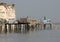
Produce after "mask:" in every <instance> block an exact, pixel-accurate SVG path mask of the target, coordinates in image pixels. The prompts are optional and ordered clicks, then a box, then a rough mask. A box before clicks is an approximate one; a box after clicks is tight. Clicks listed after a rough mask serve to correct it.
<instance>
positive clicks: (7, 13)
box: [0, 3, 16, 21]
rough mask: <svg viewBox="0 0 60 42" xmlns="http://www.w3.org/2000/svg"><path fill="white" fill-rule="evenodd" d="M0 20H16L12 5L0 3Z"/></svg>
mask: <svg viewBox="0 0 60 42" xmlns="http://www.w3.org/2000/svg"><path fill="white" fill-rule="evenodd" d="M0 19H4V20H6V21H10V20H15V19H16V15H15V9H14V4H7V3H0Z"/></svg>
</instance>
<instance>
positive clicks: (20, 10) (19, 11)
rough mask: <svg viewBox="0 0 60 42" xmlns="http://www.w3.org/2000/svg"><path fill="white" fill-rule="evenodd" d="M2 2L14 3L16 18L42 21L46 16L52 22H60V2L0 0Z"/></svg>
mask: <svg viewBox="0 0 60 42" xmlns="http://www.w3.org/2000/svg"><path fill="white" fill-rule="evenodd" d="M0 2H6V3H14V4H15V10H16V17H17V18H20V17H26V16H28V17H30V18H34V19H42V18H43V17H44V16H46V17H48V18H50V19H52V21H55V22H60V0H0Z"/></svg>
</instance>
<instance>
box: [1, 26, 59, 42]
mask: <svg viewBox="0 0 60 42" xmlns="http://www.w3.org/2000/svg"><path fill="white" fill-rule="evenodd" d="M0 42H60V25H58V26H57V27H56V28H54V29H53V30H40V31H30V32H28V33H7V34H0Z"/></svg>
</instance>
